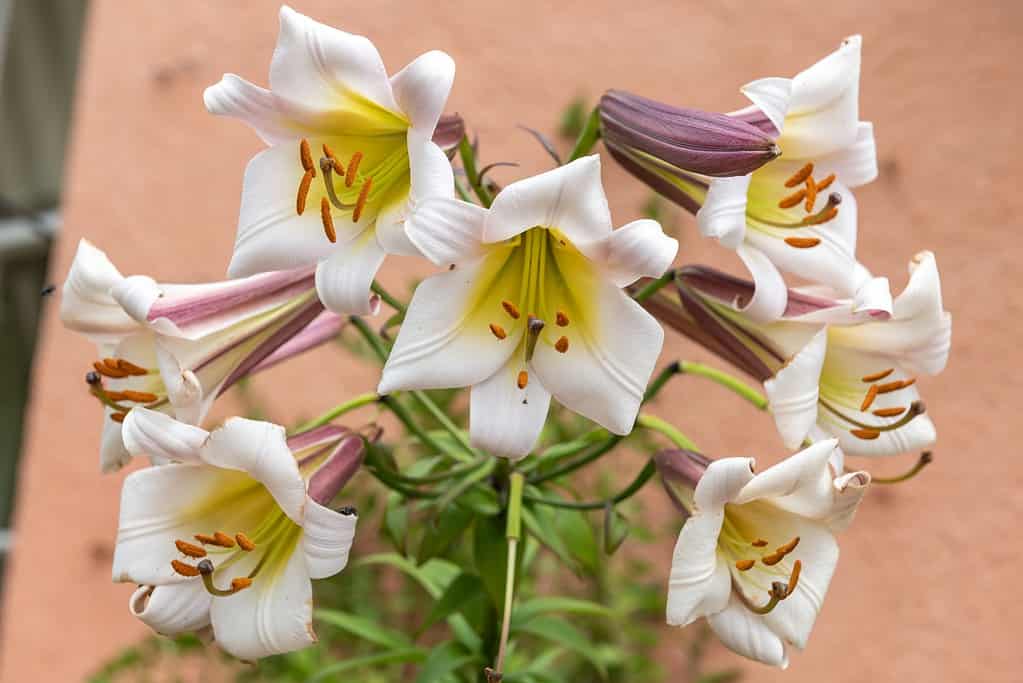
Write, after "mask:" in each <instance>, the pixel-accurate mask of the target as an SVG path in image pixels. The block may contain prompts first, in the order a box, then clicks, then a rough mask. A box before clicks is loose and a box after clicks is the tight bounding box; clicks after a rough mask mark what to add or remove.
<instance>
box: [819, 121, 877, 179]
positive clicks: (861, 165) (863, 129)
mask: <svg viewBox="0 0 1023 683" xmlns="http://www.w3.org/2000/svg"><path fill="white" fill-rule="evenodd" d="M814 171H815V173H816V175H817V177H820V178H824V177H827V175H828V174H830V173H834V174H835V176H836V177H837V178H838V179H839V180H841V181H842V184H843V185H845V186H846V187H859V186H861V185H866V184H867V183H869V182H871V181H872V180H874V179H876V178H877V144H876V143H875V142H874V124H872V123H870V122H869V121H860V122H858V123H857V124H856V138H855V139H854V140H853V141H852V143H850V144H848V145H846V146H845V147H842V148H841V149H838V150H836V151H834V152H831V153H830V154H824V155H822V156H818V157H816V158H815V159H814Z"/></svg>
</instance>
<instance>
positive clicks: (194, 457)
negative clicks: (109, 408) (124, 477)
mask: <svg viewBox="0 0 1023 683" xmlns="http://www.w3.org/2000/svg"><path fill="white" fill-rule="evenodd" d="M209 435H210V434H209V432H207V431H206V430H205V429H201V428H199V427H194V426H192V425H190V424H186V423H184V422H179V421H178V420H175V419H174V418H173V417H171V416H170V415H167V414H165V413H161V412H159V411H156V410H150V409H148V408H142V407H138V408H132V409H131V411H129V412H128V417H126V418H125V419H124V423H123V424H122V425H121V436H122V438H123V439H124V446H125V449H126V450H127V451H128V453H130V454H131V455H148V456H150V457H158V458H165V459H167V460H173V461H175V462H198V461H199V449H200V448H202V445H203V444H204V443H206V439H207V438H209Z"/></svg>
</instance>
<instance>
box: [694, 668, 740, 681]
mask: <svg viewBox="0 0 1023 683" xmlns="http://www.w3.org/2000/svg"><path fill="white" fill-rule="evenodd" d="M740 678H742V671H740V670H739V669H728V670H727V671H716V672H714V673H709V674H704V675H702V676H700V677H699V678H697V679H696V683H734V681H737V680H739V679H740Z"/></svg>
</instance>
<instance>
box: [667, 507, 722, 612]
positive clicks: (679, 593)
mask: <svg viewBox="0 0 1023 683" xmlns="http://www.w3.org/2000/svg"><path fill="white" fill-rule="evenodd" d="M724 516H725V513H724V511H723V508H718V509H716V510H711V511H706V512H703V511H701V512H700V513H698V514H696V515H693V516H692V517H690V518H689V519H687V520H686V523H685V526H683V527H682V531H681V533H679V535H678V541H677V542H676V543H675V552H674V554H673V556H672V560H671V576H670V578H669V579H668V608H667V619H668V625H669V626H686V625H688V624H691V623H692V622H694V621H696V620H697V619H699V618H700V617H705V616H708V615H710V614H714V613H716V612H720V611H721V610H723V609H724V608H725V605H727V604H728V596H729V594H730V593H731V587H732V579H731V574H730V573H729V571H728V567H727V566H726V565H725V564H724V563H723V562H718V561H717V544H718V536H719V535H720V533H721V524H722V522H723V520H724Z"/></svg>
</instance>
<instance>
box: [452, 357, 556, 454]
mask: <svg viewBox="0 0 1023 683" xmlns="http://www.w3.org/2000/svg"><path fill="white" fill-rule="evenodd" d="M522 370H523V363H522V359H521V357H519V356H518V355H513V356H511V357H510V358H509V359H508V361H507V362H506V363H505V364H504V366H503V367H502V368H501V369H500V370H498V371H497V372H495V373H494V374H493V375H492V376H491V377H488V378H487V379H485V380H483V381H482V382H480V383H478V384H475V385H473V387H472V390H471V392H470V394H469V399H470V403H469V438H470V440H471V442H472V445H473V446H476V447H477V448H482V449H484V450H486V451H489V452H491V453H493V454H494V455H500V456H504V457H507V458H510V459H511V460H519V459H520V458H523V457H525V456H526V455H528V454H529V452H530V451H531V450H532V449H533V447H534V446H535V445H536V440H537V438H539V436H540V431H541V430H542V429H543V425H544V422H545V421H546V420H547V411H548V409H549V408H550V404H551V394H550V392H549V391H547V389H546V388H545V387H544V385H543V382H542V380H539V379H537V378H535V377H530V378H529V382H528V384H527V385H526V387H525V389H519V386H518V375H519V372H520V371H522Z"/></svg>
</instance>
